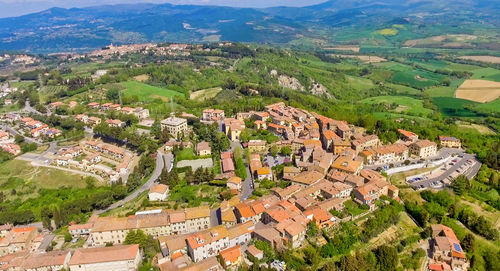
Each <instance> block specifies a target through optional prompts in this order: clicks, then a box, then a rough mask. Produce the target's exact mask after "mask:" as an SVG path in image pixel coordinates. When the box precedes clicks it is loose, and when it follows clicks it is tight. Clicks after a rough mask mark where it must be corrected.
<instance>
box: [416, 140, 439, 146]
mask: <svg viewBox="0 0 500 271" xmlns="http://www.w3.org/2000/svg"><path fill="white" fill-rule="evenodd" d="M412 145H415V146H417V147H419V148H425V147H430V146H437V144H436V143H435V142H432V141H430V140H427V139H424V140H419V141H417V142H415V143H413V144H412Z"/></svg>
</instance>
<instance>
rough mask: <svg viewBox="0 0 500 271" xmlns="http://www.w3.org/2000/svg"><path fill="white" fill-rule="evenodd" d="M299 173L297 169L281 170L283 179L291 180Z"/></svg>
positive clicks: (285, 168) (286, 168)
mask: <svg viewBox="0 0 500 271" xmlns="http://www.w3.org/2000/svg"><path fill="white" fill-rule="evenodd" d="M299 173H300V169H299V168H297V167H284V168H283V179H285V180H292V179H293V178H294V177H295V176H297V175H298V174H299Z"/></svg>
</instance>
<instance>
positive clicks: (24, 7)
mask: <svg viewBox="0 0 500 271" xmlns="http://www.w3.org/2000/svg"><path fill="white" fill-rule="evenodd" d="M325 1H327V0H250V1H249V0H145V1H134V0H85V1H82V0H0V5H1V7H2V8H1V9H0V18H7V17H17V16H21V15H25V14H30V13H34V12H39V11H42V10H46V9H49V8H53V7H61V8H74V7H89V6H98V5H108V4H111V5H113V4H133V3H154V4H161V3H171V4H176V5H183V4H194V5H218V6H231V7H253V8H264V7H272V6H297V7H299V6H308V5H314V4H318V3H322V2H325Z"/></svg>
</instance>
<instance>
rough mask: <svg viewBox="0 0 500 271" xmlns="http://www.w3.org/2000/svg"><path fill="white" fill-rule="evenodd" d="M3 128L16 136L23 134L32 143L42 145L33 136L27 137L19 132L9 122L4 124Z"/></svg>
mask: <svg viewBox="0 0 500 271" xmlns="http://www.w3.org/2000/svg"><path fill="white" fill-rule="evenodd" d="M3 129H4V130H6V131H7V132H9V133H10V134H12V135H14V136H16V135H21V136H23V137H24V140H26V141H27V142H31V143H35V144H37V145H42V143H41V142H39V141H37V140H34V139H33V138H30V137H25V136H24V135H23V134H21V133H19V132H18V131H17V130H16V129H13V128H11V127H9V126H8V125H7V124H3Z"/></svg>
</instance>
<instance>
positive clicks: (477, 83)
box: [455, 80, 500, 103]
mask: <svg viewBox="0 0 500 271" xmlns="http://www.w3.org/2000/svg"><path fill="white" fill-rule="evenodd" d="M455 97H457V98H460V99H465V100H470V101H475V102H479V103H487V102H491V101H494V100H496V99H497V98H498V97H500V83H497V82H493V81H487V80H467V81H465V82H464V83H463V84H462V85H461V86H460V87H459V88H458V89H457V91H456V92H455Z"/></svg>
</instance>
